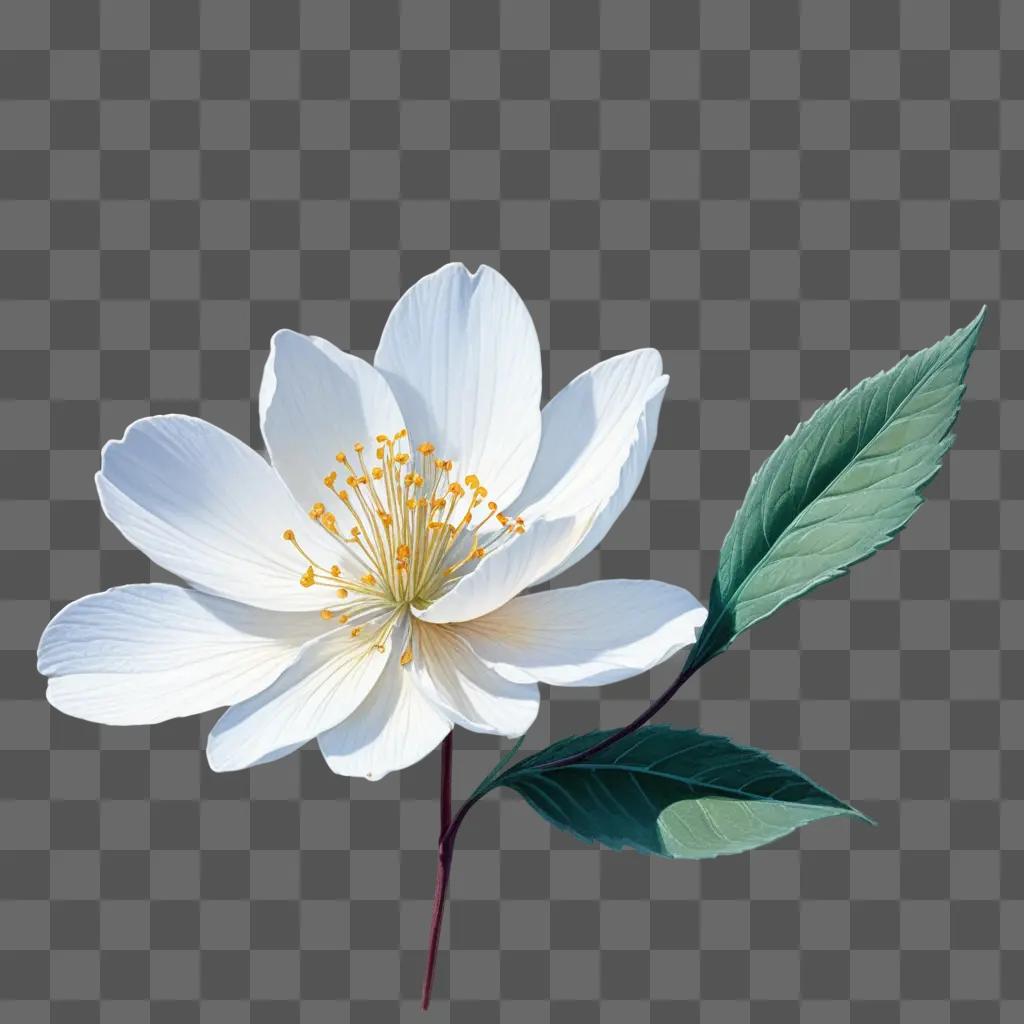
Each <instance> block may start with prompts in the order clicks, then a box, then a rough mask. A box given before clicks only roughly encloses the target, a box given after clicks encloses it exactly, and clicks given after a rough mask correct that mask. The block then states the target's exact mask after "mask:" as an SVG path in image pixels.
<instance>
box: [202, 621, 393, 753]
mask: <svg viewBox="0 0 1024 1024" xmlns="http://www.w3.org/2000/svg"><path fill="white" fill-rule="evenodd" d="M364 628H365V629H366V630H367V632H368V633H369V631H370V629H371V627H370V626H366V627H364ZM384 646H385V650H384V651H383V652H381V651H376V650H373V649H372V648H371V647H370V645H369V644H368V643H367V642H365V641H364V639H363V637H359V639H358V640H353V639H351V638H350V637H349V636H348V634H347V633H343V632H342V631H341V630H339V629H338V628H337V627H335V629H334V631H333V632H331V633H327V634H325V635H323V636H321V637H319V638H318V639H316V640H312V641H310V642H309V643H307V644H306V645H305V646H304V647H303V648H302V650H301V651H300V653H299V655H298V657H297V658H296V659H295V661H294V662H293V663H292V664H291V665H290V666H289V667H288V668H287V669H285V671H284V672H282V673H281V675H280V676H279V677H278V679H277V681H276V682H275V683H274V684H273V686H270V687H268V688H267V689H266V690H264V691H263V692H262V693H259V694H257V695H256V696H255V697H253V698H251V699H250V700H247V701H243V702H242V703H241V704H236V705H234V707H231V708H228V710H227V711H225V712H224V714H223V715H222V716H221V717H220V719H219V720H218V722H217V724H216V725H215V726H214V727H213V729H211V730H210V735H209V738H208V739H207V743H206V757H207V760H208V761H209V762H210V767H211V768H212V769H213V770H214V771H215V772H226V771H235V770H236V769H239V768H249V767H251V766H252V765H254V764H256V763H257V762H261V761H265V760H271V759H272V758H271V757H270V756H269V755H271V754H273V752H274V751H278V750H282V749H284V748H294V746H295V745H296V744H301V743H305V742H306V740H310V739H312V738H313V737H314V736H316V735H317V733H320V732H323V731H324V730H326V729H330V728H332V727H333V726H335V725H337V724H338V723H339V722H340V721H342V719H344V718H346V717H347V716H348V715H350V714H352V712H353V711H355V709H356V708H357V707H358V706H359V704H360V703H361V702H362V700H363V699H364V698H365V697H366V695H367V694H368V693H369V692H370V691H371V690H372V688H373V686H374V684H375V683H376V682H377V680H378V679H379V678H380V674H381V672H382V671H383V670H384V666H385V664H386V663H387V659H388V653H389V651H390V650H391V639H390V638H389V639H388V640H387V641H386V642H385V645H384Z"/></svg>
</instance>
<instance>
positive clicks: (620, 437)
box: [516, 348, 668, 522]
mask: <svg viewBox="0 0 1024 1024" xmlns="http://www.w3.org/2000/svg"><path fill="white" fill-rule="evenodd" d="M667 384H668V377H664V376H662V373H661V355H660V354H659V353H658V351H657V350H656V349H653V348H644V349H638V350H637V351H635V352H626V353H623V354H622V355H619V356H615V357H614V358H612V359H606V360H605V361H604V362H601V363H597V364H596V365H595V366H592V367H591V368H590V369H589V370H587V371H586V372H585V373H581V374H580V375H579V376H578V377H576V379H575V380H573V381H572V382H570V383H569V384H567V385H566V386H565V387H564V388H563V389H562V390H561V391H560V392H559V393H558V394H557V395H555V397H554V398H553V399H552V400H551V401H550V402H549V403H548V404H547V405H546V406H545V407H544V412H543V433H542V435H541V443H540V450H539V451H538V453H537V461H536V462H535V463H534V465H533V469H532V470H531V472H530V477H529V479H528V480H527V482H526V485H525V487H524V488H523V491H522V493H521V494H520V495H519V498H518V500H517V501H516V508H517V509H518V510H520V511H521V513H522V515H523V516H524V517H525V518H526V519H527V521H528V522H529V521H530V520H531V519H535V518H537V517H539V516H544V517H546V518H557V517H560V516H567V515H575V514H577V513H580V512H583V511H584V510H587V509H591V508H593V507H594V506H595V505H596V504H598V503H600V502H603V501H604V500H605V499H607V498H608V497H609V496H610V495H611V494H612V493H613V492H614V491H615V489H616V487H617V485H618V482H619V471H620V469H621V467H622V465H623V463H624V462H625V461H626V458H627V456H628V454H629V451H630V448H631V446H632V444H633V440H634V437H635V436H636V431H637V422H638V421H639V420H640V418H641V416H642V414H643V411H644V407H645V405H646V404H647V401H648V398H649V396H650V393H651V391H652V389H653V388H655V387H658V386H659V385H660V390H661V391H662V392H664V389H665V387H666V386H667Z"/></svg>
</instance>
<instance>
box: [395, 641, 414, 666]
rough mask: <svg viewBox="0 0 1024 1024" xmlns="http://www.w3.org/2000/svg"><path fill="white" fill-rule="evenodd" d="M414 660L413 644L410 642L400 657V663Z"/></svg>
mask: <svg viewBox="0 0 1024 1024" xmlns="http://www.w3.org/2000/svg"><path fill="white" fill-rule="evenodd" d="M410 661H412V645H411V644H410V645H409V646H408V647H406V649H405V650H404V651H402V656H401V657H400V658H399V659H398V662H399V664H400V665H408V664H409V662H410Z"/></svg>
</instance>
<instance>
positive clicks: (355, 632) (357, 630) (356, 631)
mask: <svg viewBox="0 0 1024 1024" xmlns="http://www.w3.org/2000/svg"><path fill="white" fill-rule="evenodd" d="M362 631H363V627H362V626H353V627H352V632H351V633H350V634H349V635H350V636H359V634H360V633H362Z"/></svg>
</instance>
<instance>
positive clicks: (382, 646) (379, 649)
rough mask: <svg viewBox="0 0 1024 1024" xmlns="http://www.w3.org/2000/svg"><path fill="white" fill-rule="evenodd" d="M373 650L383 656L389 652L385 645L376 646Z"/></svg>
mask: <svg viewBox="0 0 1024 1024" xmlns="http://www.w3.org/2000/svg"><path fill="white" fill-rule="evenodd" d="M373 649H374V650H375V651H377V652H378V653H379V654H383V653H384V652H385V651H386V650H387V648H386V647H385V646H384V645H383V644H374V645H373Z"/></svg>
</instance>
